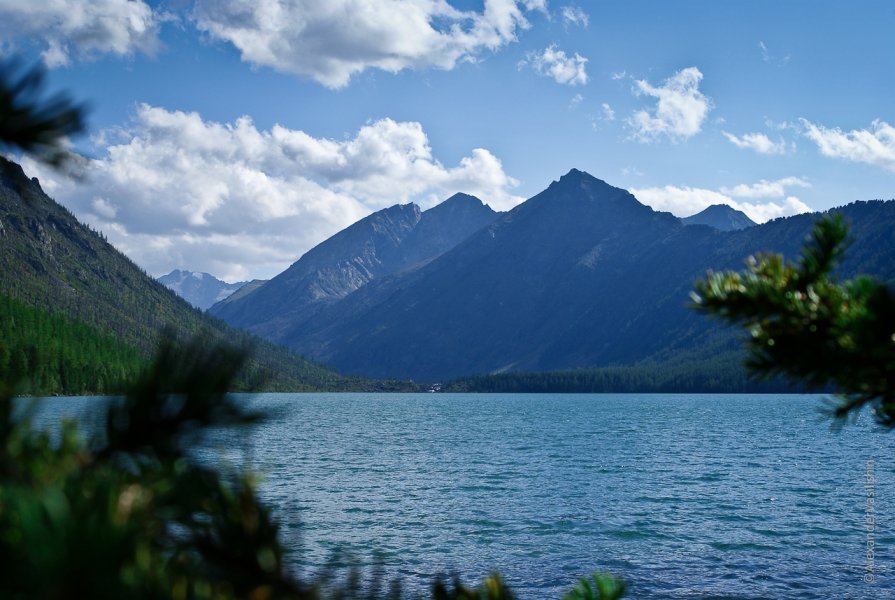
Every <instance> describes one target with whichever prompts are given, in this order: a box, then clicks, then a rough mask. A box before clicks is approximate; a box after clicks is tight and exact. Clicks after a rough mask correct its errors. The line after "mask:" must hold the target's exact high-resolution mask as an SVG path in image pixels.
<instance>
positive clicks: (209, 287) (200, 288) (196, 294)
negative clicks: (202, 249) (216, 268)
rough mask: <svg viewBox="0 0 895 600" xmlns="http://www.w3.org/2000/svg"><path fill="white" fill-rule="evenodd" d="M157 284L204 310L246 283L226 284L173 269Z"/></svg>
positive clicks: (207, 275)
mask: <svg viewBox="0 0 895 600" xmlns="http://www.w3.org/2000/svg"><path fill="white" fill-rule="evenodd" d="M158 281H159V283H161V284H162V285H163V286H165V287H166V288H168V289H169V290H171V291H173V292H174V293H175V294H177V295H178V296H180V297H181V298H183V299H184V300H186V301H187V302H189V303H190V304H192V305H193V306H195V307H196V308H198V309H199V310H206V309H207V308H209V307H210V306H211V305H213V304H215V303H217V302H220V301H222V300H224V299H226V298H227V297H229V296H230V295H231V294H233V292H235V291H236V290H238V289H240V288H241V287H242V286H244V285H245V284H246V283H247V282H245V281H239V282H237V283H227V282H226V281H221V280H220V279H218V278H216V277H215V276H213V275H209V274H208V273H199V272H196V271H182V270H180V269H174V270H173V271H171V272H170V273H168V274H167V275H162V276H161V277H159V278H158Z"/></svg>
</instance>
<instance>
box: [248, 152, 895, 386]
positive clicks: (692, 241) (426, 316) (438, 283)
mask: <svg viewBox="0 0 895 600" xmlns="http://www.w3.org/2000/svg"><path fill="white" fill-rule="evenodd" d="M838 210H839V211H840V212H841V213H842V214H843V215H844V216H845V217H846V218H847V219H848V220H849V221H851V222H852V224H853V229H852V233H853V238H854V243H853V244H852V246H851V247H850V248H849V252H848V253H847V255H846V260H845V262H844V263H843V265H842V267H841V273H842V274H844V275H851V274H855V273H858V272H862V273H870V274H874V275H877V276H879V277H881V278H883V279H884V280H886V281H895V238H893V236H892V235H891V232H892V231H893V228H895V202H879V201H876V202H867V203H855V204H852V205H849V206H846V207H843V208H841V209H838ZM815 218H816V215H800V216H797V217H791V218H787V219H777V220H775V221H771V222H769V223H766V224H764V225H760V226H755V227H750V228H748V229H743V230H739V231H729V232H722V231H718V230H717V229H712V228H709V227H690V226H685V225H684V224H683V223H682V222H681V220H680V219H678V218H676V217H674V216H673V215H671V214H669V213H662V212H656V211H654V210H652V209H651V208H649V207H647V206H644V205H643V204H641V203H640V202H638V201H637V199H636V198H635V197H634V196H632V195H631V194H630V193H628V192H627V191H625V190H622V189H619V188H615V187H612V186H610V185H608V184H606V183H605V182H603V181H600V180H598V179H596V178H594V177H592V176H590V175H588V174H586V173H583V172H581V171H577V170H574V169H573V170H572V171H570V172H569V173H568V174H567V175H565V176H564V177H562V178H561V179H560V180H559V181H556V182H553V183H552V184H551V185H550V186H549V187H548V188H547V189H546V190H544V191H543V192H541V193H540V194H538V195H536V196H534V197H533V198H531V199H529V200H528V201H526V202H524V203H523V204H521V205H519V206H517V207H516V208H515V209H513V210H512V211H510V212H508V213H506V214H503V215H498V216H497V218H496V219H495V220H494V221H493V222H491V223H490V224H487V225H486V226H485V227H483V228H481V229H479V230H478V231H475V232H474V233H472V234H471V235H469V237H468V238H466V239H464V240H463V241H462V242H461V243H458V244H457V245H455V246H454V247H453V248H450V249H449V250H446V251H445V252H443V253H442V254H440V255H438V256H436V257H434V258H432V259H430V260H428V261H426V262H424V263H418V264H417V265H416V266H415V267H414V268H408V269H404V270H399V267H398V266H397V265H399V264H404V263H403V262H402V260H399V259H398V258H396V257H397V256H401V255H402V252H400V248H401V244H400V240H404V239H407V238H408V237H409V232H410V231H412V230H413V227H414V225H413V224H414V221H415V219H416V217H415V212H414V210H413V207H395V208H392V209H387V210H386V211H381V212H380V213H377V214H376V215H373V216H371V217H370V220H369V221H367V222H366V223H360V224H358V225H357V227H354V228H349V229H348V230H346V231H344V232H342V233H340V234H337V235H336V236H334V237H333V238H331V239H330V240H328V241H326V242H324V243H323V244H321V245H320V246H318V247H317V248H315V249H314V250H312V251H311V252H309V253H308V254H307V255H306V256H305V257H303V258H302V259H301V260H300V261H299V262H298V263H296V264H295V265H293V267H291V268H290V270H289V271H287V272H286V273H284V274H282V275H280V276H278V277H277V278H274V279H273V280H271V282H270V283H269V284H267V285H265V286H263V287H262V288H261V289H260V290H259V291H257V292H255V293H253V294H249V295H247V296H246V297H244V298H243V299H242V306H241V308H242V310H243V311H245V312H244V313H243V314H252V312H253V311H256V312H255V314H258V313H261V314H264V315H265V319H264V320H262V321H255V322H254V327H253V330H254V331H257V332H259V333H261V334H262V335H266V336H269V337H271V338H272V339H276V340H277V341H279V342H282V343H285V344H286V345H288V346H289V347H292V348H294V349H296V350H298V351H300V352H302V353H303V354H305V355H308V356H312V357H314V358H315V359H316V360H319V361H321V362H324V363H327V364H330V365H332V366H334V367H336V368H339V369H341V370H343V371H345V372H349V373H354V374H363V375H365V376H375V377H402V378H404V377H409V378H413V379H416V380H419V381H430V382H434V381H445V380H448V379H451V378H455V377H458V376H464V375H471V374H477V373H501V372H518V371H552V370H559V369H584V368H588V369H591V368H599V367H611V366H613V365H634V364H656V365H659V364H666V363H668V362H669V361H672V362H674V368H675V373H677V375H675V377H677V378H678V379H685V378H686V377H688V375H687V373H691V376H692V373H694V372H695V371H694V370H692V369H691V367H690V366H688V364H692V365H697V364H698V365H700V368H701V369H702V373H703V374H704V376H705V377H711V376H712V375H711V372H710V371H711V370H710V369H707V368H706V366H707V365H710V364H712V363H711V361H722V359H723V361H726V362H725V364H735V361H734V360H732V359H731V358H730V357H731V356H733V355H732V354H731V353H735V352H737V351H738V348H739V344H737V343H736V340H735V339H734V337H733V334H732V333H731V332H729V331H726V330H723V329H720V328H719V327H718V326H716V325H715V324H714V323H713V322H711V321H710V320H708V319H706V318H704V317H703V316H701V315H698V314H696V313H694V312H693V311H692V310H690V309H689V308H688V303H689V292H690V290H691V289H692V285H693V281H694V280H696V279H697V278H699V277H702V276H704V274H705V272H706V270H707V269H727V268H740V267H741V266H742V263H743V260H744V259H745V258H746V257H747V256H748V255H750V254H752V253H755V252H757V251H763V250H769V251H778V252H783V253H785V254H786V255H787V256H789V257H793V256H794V255H795V254H796V253H797V252H798V250H799V248H800V247H801V245H802V243H803V241H804V239H805V237H806V235H807V234H808V233H809V232H810V230H811V226H812V223H813V221H814V219H815ZM374 232H377V233H378V234H379V235H378V237H377V236H376V235H374ZM349 239H350V240H353V241H354V242H355V244H359V247H361V248H364V249H366V250H367V251H368V253H367V254H363V253H358V252H357V250H356V247H354V246H352V245H351V244H349V243H347V240H349ZM374 240H375V241H374ZM349 249H351V250H350V251H349ZM374 249H375V251H374ZM336 250H339V251H338V252H337V251H336ZM390 253H393V254H390ZM324 256H325V257H326V260H323V257H324ZM374 256H375V257H376V260H373V259H372V257H374ZM386 256H388V257H389V258H388V259H386V258H385V257H386ZM343 257H354V258H353V259H349V258H343ZM312 259H313V260H312ZM364 259H366V261H365V260H364ZM384 264H388V265H396V266H394V267H392V268H389V269H382V271H380V272H376V273H372V272H371V270H372V269H373V267H374V266H376V267H380V266H381V265H384ZM353 265H363V266H364V268H363V269H361V268H357V270H356V271H355V270H352V269H351V268H350V267H351V266H353ZM368 265H369V266H368ZM348 273H363V274H366V275H365V276H364V277H359V276H358V277H357V278H354V276H351V277H349V276H347V275H346V274H348ZM385 273H389V274H388V275H386V274H385ZM287 274H288V275H287ZM338 275H342V277H339V276H338ZM374 275H375V276H374ZM287 281H294V282H296V284H295V285H294V287H291V288H289V287H287V286H286V285H285V284H286V283H287ZM320 282H326V283H330V282H332V284H333V285H332V286H330V287H326V286H324V285H322V284H321V285H314V284H316V283H320ZM352 282H356V285H354V284H352ZM275 283H278V284H279V285H283V287H282V288H278V287H277V286H275V285H274V284H275ZM336 283H338V284H339V285H336ZM278 289H280V290H281V291H280V292H279V293H278V294H277V295H276V296H278V297H276V298H275V295H274V294H273V292H274V291H275V290H278ZM318 290H319V291H320V293H319V295H318V296H317V299H318V304H317V306H316V307H315V308H314V309H313V311H312V314H313V318H307V317H304V316H303V315H307V314H308V313H309V312H311V311H310V310H309V308H310V302H311V301H313V299H314V294H313V292H314V291H318ZM261 291H265V292H267V294H266V295H264V296H263V298H264V300H265V303H260V302H259V303H258V304H257V306H253V303H254V301H255V298H254V296H256V295H257V294H259V292H261ZM259 298H260V297H259ZM274 299H276V300H277V302H276V303H274V302H272V300H274ZM321 299H325V300H326V301H320V300H321ZM293 306H297V307H299V308H298V310H297V311H293V310H291V308H290V307H293ZM233 322H236V321H233ZM685 359H686V361H691V362H689V363H687V364H684V362H683V361H684V360H685ZM739 374H740V375H741V373H739ZM626 376H628V375H626ZM723 385H724V382H723V381H722V382H720V386H721V387H723ZM691 387H697V388H698V383H697V384H692V386H691Z"/></svg>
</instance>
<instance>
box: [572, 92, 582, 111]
mask: <svg viewBox="0 0 895 600" xmlns="http://www.w3.org/2000/svg"><path fill="white" fill-rule="evenodd" d="M583 101H584V96H582V95H581V94H575V95H574V96H572V99H571V100H570V101H569V107H570V108H574V107H576V106H578V105H579V104H581V103H582V102H583Z"/></svg>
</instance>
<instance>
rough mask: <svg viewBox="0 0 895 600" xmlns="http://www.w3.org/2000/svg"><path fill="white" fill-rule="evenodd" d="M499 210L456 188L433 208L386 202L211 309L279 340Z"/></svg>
mask: <svg viewBox="0 0 895 600" xmlns="http://www.w3.org/2000/svg"><path fill="white" fill-rule="evenodd" d="M497 215H498V213H496V212H494V211H493V210H492V209H491V208H490V207H488V206H487V205H486V204H484V203H483V202H482V201H481V200H479V199H478V198H476V197H474V196H469V195H467V194H455V195H454V196H451V197H450V198H448V199H447V200H445V201H444V202H442V203H441V204H438V205H437V206H435V207H433V208H430V209H429V210H427V211H421V210H420V208H419V206H417V205H416V204H403V205H395V206H391V207H389V208H385V209H383V210H380V211H378V212H375V213H373V214H371V215H369V216H367V217H365V218H363V219H361V220H360V221H358V222H357V223H354V224H353V225H351V226H350V227H348V228H346V229H344V230H342V231H340V232H339V233H337V234H336V235H334V236H332V237H331V238H329V239H328V240H326V241H324V242H322V243H321V244H318V245H317V246H315V247H314V248H312V249H311V250H309V251H308V252H307V253H305V254H304V255H303V256H302V257H301V258H300V259H299V260H298V261H296V262H295V263H294V264H293V265H292V266H291V267H289V268H288V269H286V270H285V271H284V272H282V273H280V274H279V275H277V276H276V277H274V278H273V279H271V280H270V281H269V282H267V283H266V284H264V285H263V286H260V287H258V288H257V289H256V290H254V291H252V292H250V293H247V294H244V295H241V296H240V297H238V298H233V299H230V300H228V301H227V302H222V303H219V304H217V305H215V306H213V307H212V308H211V309H210V311H209V312H210V313H211V314H213V315H215V316H217V317H220V318H221V319H224V320H225V321H227V322H228V323H230V324H232V325H235V326H237V327H242V328H245V329H248V330H250V331H253V332H256V333H258V334H260V335H262V336H264V337H268V338H269V339H272V340H278V339H279V338H280V336H281V334H282V332H283V331H285V330H287V329H290V328H294V327H296V326H297V325H298V324H299V323H303V322H305V321H307V320H308V319H310V318H312V317H313V316H314V315H315V314H316V313H317V311H319V310H320V309H321V308H322V307H324V306H326V305H327V304H331V303H333V302H337V301H339V300H341V299H342V298H345V297H346V296H348V295H350V294H352V293H354V292H355V291H357V290H358V289H360V288H362V287H364V286H365V285H367V284H368V283H370V282H371V281H373V280H376V279H379V278H382V277H385V276H388V275H391V274H393V273H397V272H399V271H402V270H404V269H409V268H412V267H414V266H416V265H419V264H422V263H424V262H426V261H429V260H431V259H433V258H435V257H436V256H439V255H440V254H442V253H444V252H445V251H447V250H449V249H450V248H453V247H454V246H455V245H457V244H458V243H460V242H461V241H463V240H464V239H466V238H467V237H468V236H469V235H470V234H472V233H473V232H475V231H477V230H479V229H481V228H482V227H484V226H485V225H487V224H488V223H490V222H492V221H493V220H494V219H495V217H496V216H497Z"/></svg>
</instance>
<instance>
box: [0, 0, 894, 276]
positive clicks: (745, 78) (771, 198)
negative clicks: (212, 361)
mask: <svg viewBox="0 0 895 600" xmlns="http://www.w3.org/2000/svg"><path fill="white" fill-rule="evenodd" d="M893 31H895V2H891V1H887V2H872V1H862V2H849V3H843V2H827V1H823V0H804V1H796V0H789V1H779V0H774V1H761V0H750V1H742V2H738V1H734V0H730V1H724V2H720V1H717V0H713V1H691V2H683V1H682V2H667V1H655V2H644V1H637V0H625V1H619V2H609V1H597V0H484V1H482V0H478V1H471V0H464V1H461V0H252V1H248V0H168V1H161V2H152V1H148V0H41V1H40V2H35V1H34V0H0V54H2V55H3V56H5V57H7V58H9V57H19V58H22V59H24V62H25V63H26V64H32V63H42V64H43V65H44V66H45V67H46V68H47V69H48V75H47V80H48V90H47V94H52V93H55V92H60V91H62V92H64V93H66V94H68V95H70V96H71V97H73V98H74V99H76V100H78V101H80V102H84V103H86V104H87V105H88V106H89V109H90V112H89V116H88V126H89V131H88V133H87V134H86V135H83V136H81V137H79V138H75V139H73V140H71V143H72V145H73V148H74V149H75V150H76V151H78V152H80V153H82V154H84V155H85V156H86V157H88V161H87V163H86V166H85V167H84V177H83V178H80V179H79V180H74V179H69V178H66V177H65V176H63V175H60V174H59V173H57V172H54V171H52V170H51V169H49V168H47V167H45V166H43V165H41V164H39V163H37V162H35V161H33V160H31V159H29V158H28V157H22V158H21V160H22V162H23V166H24V167H25V169H26V172H27V173H28V174H29V175H31V176H36V177H38V178H39V180H40V182H41V185H42V186H43V187H44V190H45V191H46V192H47V193H48V194H49V195H50V196H52V197H54V198H55V199H56V200H57V201H59V202H60V203H62V204H63V205H65V206H67V207H68V208H69V209H71V210H72V211H73V212H74V213H75V214H76V215H77V216H78V217H79V218H80V219H82V220H83V221H85V222H87V223H88V224H90V225H91V226H93V227H94V228H96V229H99V230H101V231H103V232H104V233H105V234H106V235H107V236H108V238H109V240H110V241H111V242H112V243H113V244H115V246H116V247H118V248H119V249H120V250H122V251H123V252H124V253H125V254H127V255H128V256H130V257H131V258H132V259H133V260H134V261H135V262H136V263H137V264H139V265H140V266H141V267H143V268H144V269H146V270H147V272H149V273H150V274H152V275H155V276H159V275H162V274H164V273H167V272H168V271H171V270H172V269H175V268H184V269H188V270H195V271H205V272H208V273H211V274H212V275H215V276H217V277H219V278H222V279H225V280H227V281H236V280H248V279H253V278H269V277H272V276H274V275H276V274H277V273H279V272H281V271H282V270H284V269H285V268H287V267H288V266H289V265H290V264H291V263H293V262H294V261H295V260H297V259H298V258H299V257H300V256H301V255H302V254H303V253H304V252H305V251H307V250H308V249H310V248H311V247H313V246H314V245H316V244H318V243H320V242H321V241H323V240H325V239H326V238H327V237H329V236H330V235H332V234H334V233H336V232H337V231H339V230H341V229H343V228H344V227H346V226H348V225H350V224H351V223H353V222H355V221H356V220H358V219H360V218H363V217H364V216H366V215H368V214H370V213H371V212H373V211H376V210H379V209H382V208H385V207H388V206H391V205H394V204H398V203H407V202H416V203H417V204H419V205H420V206H421V207H422V208H424V209H425V208H428V207H431V206H433V205H434V204H437V203H438V202H439V201H441V200H443V199H445V198H447V197H449V196H450V195H452V194H453V193H455V192H466V193H470V194H474V195H476V196H478V197H479V198H481V199H482V200H483V201H484V202H486V203H487V204H489V205H491V206H492V207H493V208H495V209H497V210H507V209H510V208H512V207H513V206H515V205H517V204H519V203H520V202H522V201H524V200H525V199H526V198H529V197H531V196H533V195H535V194H537V193H538V192H540V191H541V190H543V189H545V188H546V187H547V186H548V185H549V184H550V183H551V182H552V181H553V180H556V179H558V178H559V177H560V176H562V175H563V174H565V173H566V172H568V171H569V170H570V169H572V168H578V169H581V170H584V171H587V172H588V173H590V174H592V175H594V176H595V177H598V178H600V179H603V180H605V181H606V182H608V183H610V184H612V185H615V186H618V187H622V188H625V189H628V190H630V191H631V192H632V193H633V194H634V195H635V196H636V197H637V198H638V199H639V200H640V201H641V202H643V203H645V204H648V205H650V206H652V207H653V208H656V209H657V210H664V211H669V212H672V213H674V214H676V215H678V216H689V215H691V214H694V213H696V212H698V211H699V210H701V209H703V208H705V207H706V206H708V205H710V204H718V203H724V204H729V205H731V206H733V207H735V208H737V209H740V210H743V211H744V212H745V213H746V214H748V215H749V216H750V217H751V218H752V219H754V220H756V221H759V222H764V221H767V220H769V219H772V218H777V217H781V216H788V215H792V214H796V213H800V212H807V211H815V210H826V209H829V208H831V207H835V206H841V205H843V204H847V203H849V202H852V201H854V200H869V199H891V198H893V197H895V125H893V124H895V114H893V111H895V103H893V98H895V77H893V73H895V36H893Z"/></svg>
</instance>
